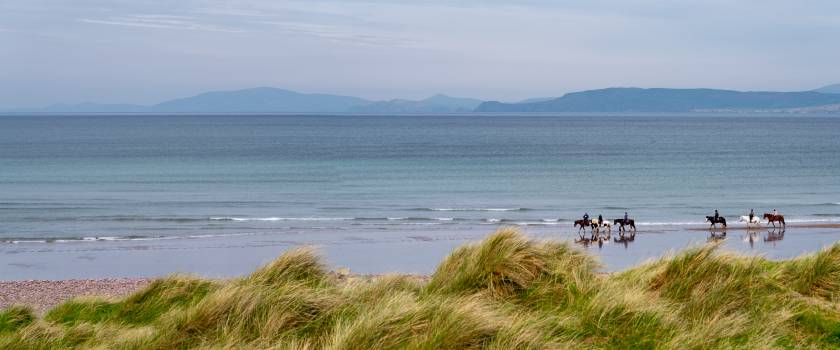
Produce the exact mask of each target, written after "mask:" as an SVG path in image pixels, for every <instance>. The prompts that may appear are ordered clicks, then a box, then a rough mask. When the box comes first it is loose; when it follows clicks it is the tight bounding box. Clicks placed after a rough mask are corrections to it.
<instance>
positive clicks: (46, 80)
mask: <svg viewBox="0 0 840 350" xmlns="http://www.w3.org/2000/svg"><path fill="white" fill-rule="evenodd" d="M838 82H840V1H836V0H824V1H808V0H800V1H774V0H745V1H731V0H705V1H642V0H616V1H606V0H604V1H598V0H587V1H538V0H532V1H492V0H484V1H352V0H346V1H320V0H307V1H281V0H245V1H198V0H179V1H172V0H151V1H146V0H130V1H115V0H109V1H99V0H73V1H68V0H54V1H49V0H4V1H0V107H3V108H8V107H28V106H40V105H47V104H52V103H57V102H61V103H79V102H84V101H92V102H101V103H140V104H151V103H156V102H159V101H161V100H165V99H169V98H173V97H183V96H189V95H193V94H196V93H199V92H204V91H208V90H227V89H238V88H246V87H256V86H274V87H282V88H287V89H292V90H298V91H303V92H326V93H338V94H346V95H355V96H361V97H366V98H373V99H386V98H396V97H404V98H421V97H426V96H428V95H432V94H434V93H438V92H440V93H445V94H450V95H455V96H466V97H477V98H482V99H499V100H506V101H511V100H517V99H522V98H526V97H541V96H559V95H562V94H563V93H565V92H569V91H576V90H584V89H592V88H602V87H610V86H640V87H715V88H726V89H737V90H810V89H813V88H817V87H820V86H822V85H827V84H831V83H838Z"/></svg>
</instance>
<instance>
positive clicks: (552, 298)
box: [0, 228, 840, 350]
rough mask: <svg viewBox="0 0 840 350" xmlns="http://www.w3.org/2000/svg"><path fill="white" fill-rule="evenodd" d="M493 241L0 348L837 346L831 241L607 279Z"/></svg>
mask: <svg viewBox="0 0 840 350" xmlns="http://www.w3.org/2000/svg"><path fill="white" fill-rule="evenodd" d="M597 268H598V263H597V262H596V261H595V260H594V259H593V258H592V257H591V256H590V255H588V254H586V253H584V252H582V251H580V250H578V249H577V248H575V247H572V246H571V245H569V244H568V243H558V242H544V241H532V240H528V239H527V238H526V237H524V236H523V235H522V234H520V233H519V232H517V231H515V230H513V229H506V228H505V229H501V230H499V231H497V232H496V233H494V234H492V235H490V236H489V237H487V238H486V239H485V240H484V241H482V242H480V243H476V244H469V245H465V246H463V247H461V248H458V249H456V250H455V251H454V252H452V254H450V256H449V257H447V258H446V259H445V260H444V261H443V262H442V263H441V264H440V265H439V267H438V269H437V271H436V272H435V273H434V274H433V275H432V276H431V278H430V280H429V281H428V282H421V281H419V280H418V279H416V278H411V277H406V276H381V277H378V278H375V280H373V281H372V282H370V283H347V282H342V281H340V280H339V279H337V278H336V277H335V276H334V275H333V274H329V273H328V272H327V270H326V268H325V266H324V265H323V263H322V261H321V259H319V257H318V256H317V255H316V254H314V253H313V251H311V250H309V249H298V250H293V251H290V252H288V253H286V254H284V255H283V256H281V257H279V258H278V259H277V260H275V261H274V262H272V263H270V264H268V265H266V266H264V267H262V268H260V269H259V270H257V271H256V272H254V273H253V274H251V275H250V276H246V277H243V278H240V279H236V280H231V281H225V282H218V281H205V280H201V279H195V278H189V277H184V276H172V277H168V278H163V279H159V280H156V281H154V282H152V283H151V284H150V285H148V286H147V287H146V288H145V289H143V290H141V291H139V292H137V293H135V294H134V295H131V296H129V297H127V298H125V299H123V300H104V299H103V300H99V299H76V300H71V301H68V302H65V303H64V304H61V305H59V306H57V307H55V308H54V309H52V310H50V311H49V312H47V313H46V314H45V315H44V316H43V317H36V316H35V315H34V314H33V312H32V310H31V309H30V308H28V307H25V306H15V307H10V308H7V309H6V310H3V311H0V349H64V348H101V349H114V348H116V349H207V348H212V349H221V348H252V349H503V350H511V349H569V348H583V349H609V348H614V349H714V348H718V349H733V348H742V349H772V348H814V349H816V348H820V349H824V348H840V244H838V245H834V246H832V247H829V248H827V249H825V250H823V251H821V252H818V253H815V254H812V255H806V256H802V257H800V258H796V259H792V260H787V261H769V260H766V259H764V258H761V257H742V256H737V255H734V254H730V253H725V252H721V251H718V250H717V246H716V245H714V244H711V245H707V246H703V247H697V248H693V249H689V250H686V251H684V252H681V253H679V254H675V255H673V256H670V257H666V258H662V259H659V260H656V261H652V262H649V263H646V264H643V265H641V266H638V267H636V268H633V269H630V270H626V271H623V272H620V273H614V274H599V273H597Z"/></svg>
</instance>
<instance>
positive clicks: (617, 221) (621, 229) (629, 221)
mask: <svg viewBox="0 0 840 350" xmlns="http://www.w3.org/2000/svg"><path fill="white" fill-rule="evenodd" d="M613 225H621V226H620V227H619V228H618V232H619V233H621V232H624V231H625V229H624V225H629V226H630V228H632V229H633V232H636V220H633V219H627V222H626V223H625V222H624V219H615V220H613Z"/></svg>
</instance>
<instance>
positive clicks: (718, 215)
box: [715, 209, 720, 222]
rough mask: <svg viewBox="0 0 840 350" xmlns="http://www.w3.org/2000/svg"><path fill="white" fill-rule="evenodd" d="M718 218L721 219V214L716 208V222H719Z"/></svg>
mask: <svg viewBox="0 0 840 350" xmlns="http://www.w3.org/2000/svg"><path fill="white" fill-rule="evenodd" d="M718 219H720V214H718V211H717V209H715V222H717V221H718Z"/></svg>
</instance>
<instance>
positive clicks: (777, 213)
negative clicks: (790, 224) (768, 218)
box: [773, 208, 779, 216]
mask: <svg viewBox="0 0 840 350" xmlns="http://www.w3.org/2000/svg"><path fill="white" fill-rule="evenodd" d="M773 216H779V211H778V210H776V208H773Z"/></svg>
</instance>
